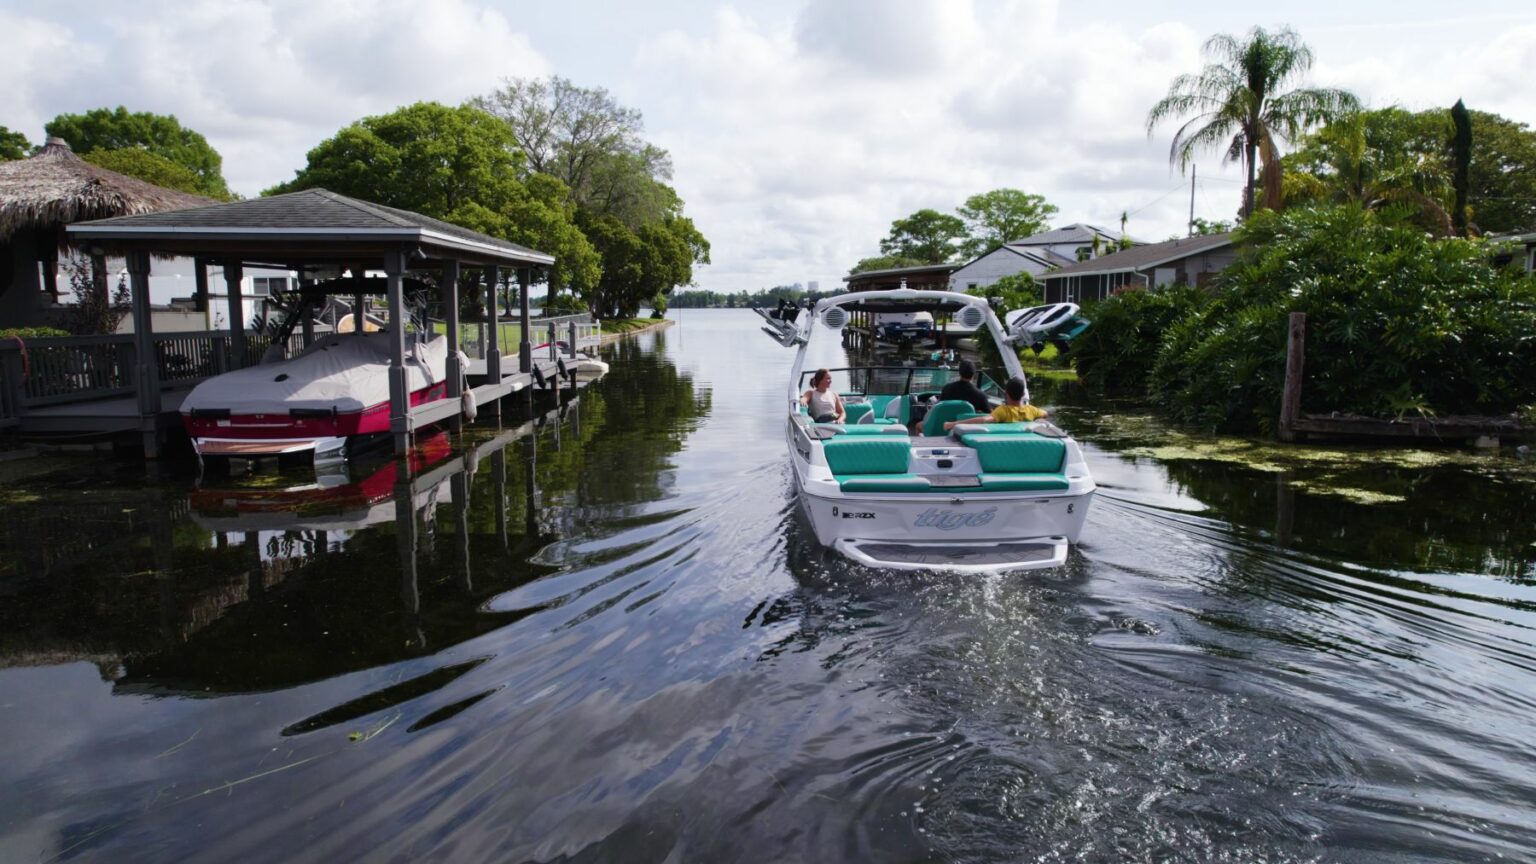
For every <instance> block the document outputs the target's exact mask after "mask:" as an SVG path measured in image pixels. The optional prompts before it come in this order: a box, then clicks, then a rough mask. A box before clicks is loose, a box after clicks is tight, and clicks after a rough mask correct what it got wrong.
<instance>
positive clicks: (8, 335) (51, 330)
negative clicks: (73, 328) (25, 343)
mask: <svg viewBox="0 0 1536 864" xmlns="http://www.w3.org/2000/svg"><path fill="white" fill-rule="evenodd" d="M68 335H69V331H68V330H60V329H59V328H57V327H7V328H5V329H3V330H0V339H15V338H17V337H20V338H22V339H48V338H51V337H54V336H68Z"/></svg>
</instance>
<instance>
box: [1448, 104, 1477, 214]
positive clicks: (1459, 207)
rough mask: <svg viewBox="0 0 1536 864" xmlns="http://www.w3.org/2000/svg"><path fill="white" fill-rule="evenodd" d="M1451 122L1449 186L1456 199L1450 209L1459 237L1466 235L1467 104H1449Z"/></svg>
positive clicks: (1469, 145)
mask: <svg viewBox="0 0 1536 864" xmlns="http://www.w3.org/2000/svg"><path fill="white" fill-rule="evenodd" d="M1451 122H1452V123H1453V124H1455V128H1456V132H1455V134H1453V135H1452V136H1451V188H1452V189H1454V190H1455V193H1456V200H1455V203H1454V204H1453V209H1452V210H1451V222H1452V224H1453V225H1454V226H1455V228H1456V234H1457V236H1459V237H1465V236H1467V183H1468V179H1467V172H1468V169H1469V168H1470V167H1471V164H1472V118H1471V117H1470V116H1469V115H1468V114H1467V106H1466V105H1465V104H1464V103H1463V102H1462V101H1461V100H1460V99H1457V100H1456V104H1455V105H1452V106H1451Z"/></svg>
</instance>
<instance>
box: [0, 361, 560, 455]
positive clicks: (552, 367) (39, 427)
mask: <svg viewBox="0 0 1536 864" xmlns="http://www.w3.org/2000/svg"><path fill="white" fill-rule="evenodd" d="M533 366H534V368H535V369H537V370H538V373H539V374H538V375H535V374H533V373H532V372H517V371H514V370H515V369H516V368H517V358H516V357H513V358H511V359H510V360H507V359H503V360H502V369H503V372H502V379H501V381H500V382H497V383H494V384H493V383H489V382H485V381H484V379H485V374H486V368H485V361H484V360H479V361H475V360H471V361H470V364H469V370H468V372H469V377H470V380H471V383H472V384H474V382H475V381H476V380H477V379H478V380H479V381H480V382H481V383H478V384H475V386H471V387H470V388H469V389H470V392H472V393H474V394H475V403H476V404H477V405H479V406H481V409H482V410H484V408H485V406H487V405H490V404H492V403H494V402H496V401H498V400H500V399H504V398H505V397H507V396H511V395H512V394H514V393H521V392H524V391H530V390H531V391H535V392H540V391H541V390H542V391H548V392H554V391H556V390H557V389H558V390H561V391H571V392H574V391H576V390H578V389H580V388H581V387H583V386H585V385H586V384H587V383H588V382H587V381H586V380H583V378H581V377H578V378H577V380H576V382H575V383H574V384H572V383H571V381H570V379H569V378H561V377H560V374H559V365H558V364H557V363H556V361H554V360H548V359H540V360H535V361H534V363H533ZM540 377H542V379H543V381H544V386H543V387H542V388H541V387H540V385H539V379H540ZM190 392H191V390H190V389H179V390H162V391H161V392H160V413H159V415H158V416H157V417H155V418H153V419H151V418H147V417H144V416H143V415H141V414H140V411H139V401H138V397H137V396H132V395H130V396H120V397H116V398H106V399H90V400H85V401H80V402H66V403H61V404H57V405H46V406H38V407H34V408H31V409H29V410H28V411H27V412H26V413H25V414H22V415H21V416H20V417H18V418H15V419H16V423H15V424H14V427H13V431H14V432H15V433H17V434H19V435H20V436H22V437H24V438H34V439H43V440H50V441H53V442H60V441H67V440H70V439H81V440H84V439H88V438H102V437H108V436H112V435H119V434H126V433H141V432H149V433H163V432H165V431H167V430H171V429H177V428H179V427H180V426H181V403H182V402H183V401H185V400H186V398H187V394H188V393H190ZM461 411H462V405H461V404H460V402H459V400H457V399H439V400H437V401H435V402H428V403H426V404H424V405H417V406H416V407H414V408H412V409H411V412H410V428H411V429H412V430H413V431H414V430H416V429H424V428H426V427H427V426H431V425H433V424H435V423H442V422H444V421H445V420H449V419H451V418H453V417H456V416H458V415H459V414H460V412H461Z"/></svg>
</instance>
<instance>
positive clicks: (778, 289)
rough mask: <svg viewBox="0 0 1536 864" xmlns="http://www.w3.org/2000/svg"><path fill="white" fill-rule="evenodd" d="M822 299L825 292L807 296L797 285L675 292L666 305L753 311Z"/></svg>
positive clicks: (826, 294) (679, 307)
mask: <svg viewBox="0 0 1536 864" xmlns="http://www.w3.org/2000/svg"><path fill="white" fill-rule="evenodd" d="M839 287H841V286H839ZM832 293H836V292H832ZM824 296H828V292H826V291H816V292H814V293H811V292H807V291H806V290H805V289H803V288H801V287H799V285H775V286H774V287H772V288H760V289H758V290H756V291H750V292H741V293H737V292H731V293H727V292H724V291H709V290H706V289H695V290H692V291H676V292H673V294H672V295H671V297H670V298H669V300H668V302H669V304H670V307H671V308H673V309H750V308H754V307H755V308H758V309H773V308H775V307H777V306H778V305H779V301H780V300H784V301H787V302H790V303H800V302H801V301H804V300H813V301H814V300H819V299H821V298H822V297H824Z"/></svg>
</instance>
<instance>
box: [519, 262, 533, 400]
mask: <svg viewBox="0 0 1536 864" xmlns="http://www.w3.org/2000/svg"><path fill="white" fill-rule="evenodd" d="M532 282H533V273H532V271H530V270H529V269H528V268H527V267H524V268H522V269H521V270H518V271H517V325H518V343H517V371H519V372H521V373H523V374H524V375H527V374H528V373H530V372H532V371H533V343H532V342H530V341H528V338H529V333H528V286H529V284H530V283H532Z"/></svg>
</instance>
